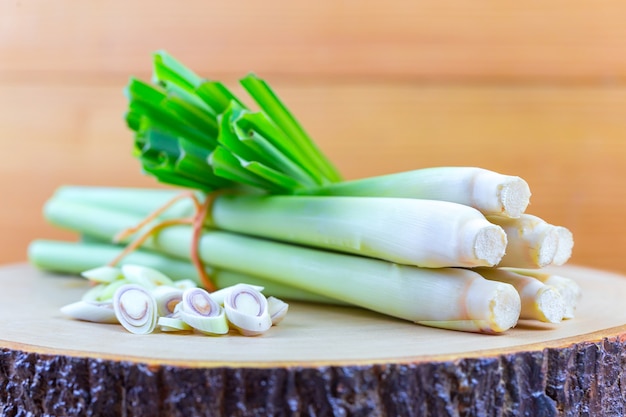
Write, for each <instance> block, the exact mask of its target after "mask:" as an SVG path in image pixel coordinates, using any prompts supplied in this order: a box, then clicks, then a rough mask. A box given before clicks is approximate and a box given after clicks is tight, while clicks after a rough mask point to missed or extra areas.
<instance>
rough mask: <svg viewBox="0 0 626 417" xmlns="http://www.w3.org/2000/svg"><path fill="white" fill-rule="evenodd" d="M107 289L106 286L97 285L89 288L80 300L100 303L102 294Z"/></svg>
mask: <svg viewBox="0 0 626 417" xmlns="http://www.w3.org/2000/svg"><path fill="white" fill-rule="evenodd" d="M106 288H107V284H98V285H94V286H93V287H91V288H89V289H88V290H87V291H86V292H85V293H84V294H83V295H82V297H81V298H80V299H81V300H82V301H87V302H102V294H103V293H104V291H105V289H106Z"/></svg>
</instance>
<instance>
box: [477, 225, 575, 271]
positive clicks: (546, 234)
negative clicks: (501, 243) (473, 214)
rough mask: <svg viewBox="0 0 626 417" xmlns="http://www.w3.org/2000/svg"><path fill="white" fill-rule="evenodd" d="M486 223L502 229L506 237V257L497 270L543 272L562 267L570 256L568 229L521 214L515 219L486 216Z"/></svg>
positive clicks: (570, 243) (571, 242) (571, 241)
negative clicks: (509, 269) (543, 269)
mask: <svg viewBox="0 0 626 417" xmlns="http://www.w3.org/2000/svg"><path fill="white" fill-rule="evenodd" d="M487 219H488V220H489V221H490V222H492V223H494V224H497V225H498V226H500V227H502V228H503V229H504V231H505V232H506V235H507V240H508V246H507V250H506V255H505V256H504V257H503V258H502V260H501V262H500V263H499V264H498V266H501V267H514V268H543V267H545V266H548V265H552V264H554V263H555V261H557V262H559V263H564V262H565V261H567V259H569V257H570V255H571V250H572V247H573V238H572V235H571V233H569V234H568V233H567V232H569V231H568V230H567V229H565V228H562V229H561V228H560V227H557V226H554V225H552V224H550V223H548V222H546V221H545V220H543V219H542V218H540V217H537V216H533V215H531V214H523V215H521V216H520V217H519V218H517V219H509V218H505V217H501V216H488V217H487ZM557 253H558V254H559V255H558V258H557Z"/></svg>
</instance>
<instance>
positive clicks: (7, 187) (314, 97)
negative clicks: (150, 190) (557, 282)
mask: <svg viewBox="0 0 626 417" xmlns="http://www.w3.org/2000/svg"><path fill="white" fill-rule="evenodd" d="M625 19H626V6H624V4H623V3H622V2H618V1H599V2H592V1H582V0H577V1H567V2H566V1H555V2H549V3H546V2H539V1H533V2H530V3H528V2H526V3H524V4H523V5H522V4H512V3H494V2H486V1H482V2H471V3H466V2H459V1H443V2H442V1H425V2H418V3H416V2H411V1H404V0H390V1H388V2H384V3H383V2H372V1H365V2H355V1H340V2H336V1H330V0H323V1H318V2H297V1H296V2H286V1H281V0H270V1H265V2H253V1H242V2H236V3H232V2H224V1H211V2H201V1H190V2H185V4H184V5H181V4H178V3H172V2H164V1H160V0H158V1H156V2H150V3H147V2H143V1H130V2H122V1H107V2H105V1H94V2H89V4H87V3H85V4H75V3H73V2H67V1H66V0H63V1H61V2H60V3H59V2H55V3H54V4H53V3H46V2H44V1H41V0H36V1H27V0H22V1H6V0H4V1H0V146H1V147H0V149H2V150H3V158H2V162H1V163H0V190H1V191H2V199H1V200H0V231H2V233H0V263H6V262H13V261H21V260H24V259H25V258H26V247H27V244H28V242H29V241H30V240H32V239H33V238H36V237H63V238H65V237H69V236H68V235H66V234H64V233H62V232H60V231H57V230H53V229H52V228H51V227H49V226H47V225H46V224H45V223H44V222H43V220H42V219H41V215H40V211H41V206H42V204H43V203H44V201H45V199H46V198H48V197H49V196H50V195H51V193H52V192H53V190H54V189H55V188H56V187H58V186H60V185H62V184H67V183H73V184H86V185H89V184H94V185H105V184H111V185H129V186H155V184H154V182H153V181H152V180H151V179H149V178H146V177H143V176H142V175H141V173H140V172H139V167H138V164H137V163H136V162H135V161H134V160H133V159H132V157H131V156H130V152H131V147H130V146H131V136H130V134H129V132H128V131H127V130H126V129H125V126H124V124H123V121H122V116H123V113H124V106H125V101H124V98H123V96H122V89H123V86H124V85H125V83H126V81H127V79H128V77H129V76H130V75H139V76H142V77H144V78H147V77H148V76H149V71H150V54H151V52H152V51H154V50H156V49H161V48H163V49H167V50H169V51H170V52H172V53H173V54H174V55H176V56H178V57H179V58H180V59H181V60H183V61H184V62H187V63H189V64H190V65H191V66H192V67H193V68H195V69H197V70H198V72H200V73H201V74H202V75H205V76H207V77H217V78H220V79H224V80H225V81H227V82H228V84H229V85H230V86H235V85H236V80H237V78H238V77H241V76H243V75H244V74H246V73H247V72H249V71H255V72H257V73H258V74H259V75H261V76H263V77H265V78H266V79H268V80H269V81H270V82H271V84H272V85H273V86H274V87H275V89H276V90H277V91H278V93H279V94H280V95H281V96H282V97H283V98H284V99H285V101H286V102H287V103H288V104H289V105H290V107H291V108H292V109H293V111H294V112H295V114H296V115H297V116H298V118H299V119H300V120H301V121H302V123H303V124H304V126H305V127H306V128H307V130H308V131H309V132H310V133H311V134H312V136H313V137H314V138H315V140H316V141H317V142H318V143H319V144H320V146H321V147H322V148H323V149H324V150H325V151H326V153H327V154H328V155H329V156H330V157H331V159H332V160H333V161H334V162H335V163H336V165H337V166H338V167H339V168H340V170H341V171H342V172H343V173H344V176H345V177H346V178H357V177H363V176H368V175H375V174H381V173H388V172H395V171H399V170H407V169H413V168H418V167H423V166H434V165H479V166H483V167H486V168H490V169H495V170H499V171H502V172H504V173H511V174H516V175H520V176H522V177H524V178H525V179H527V181H528V182H529V183H530V185H531V189H532V191H533V198H532V205H531V207H530V210H529V211H530V212H532V213H533V214H537V215H540V216H542V217H544V218H546V219H547V220H549V221H551V222H553V223H558V224H563V225H565V226H567V227H569V228H570V229H571V230H572V231H573V232H574V234H575V237H576V246H575V248H574V257H573V258H572V262H574V263H576V264H580V265H588V266H591V267H596V268H600V269H609V270H615V271H620V272H626V264H624V261H623V255H622V254H623V252H624V251H625V250H626V234H624V233H623V229H624V223H623V220H622V216H623V213H624V212H626V192H625V190H626V117H624V114H626V86H625V84H624V83H623V81H624V78H625V75H626V53H624V52H626V26H625V25H623V21H624V20H625Z"/></svg>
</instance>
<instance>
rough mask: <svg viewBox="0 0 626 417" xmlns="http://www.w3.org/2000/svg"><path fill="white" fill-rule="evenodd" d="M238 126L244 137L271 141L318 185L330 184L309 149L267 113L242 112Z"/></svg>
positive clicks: (237, 121) (237, 122)
mask: <svg viewBox="0 0 626 417" xmlns="http://www.w3.org/2000/svg"><path fill="white" fill-rule="evenodd" d="M236 128H237V129H238V131H239V132H240V134H241V136H242V137H248V138H254V137H255V136H257V135H258V136H259V137H262V138H263V139H265V140H266V141H268V142H269V143H271V144H272V145H273V146H274V147H275V148H276V149H277V150H278V151H279V152H280V153H282V154H283V155H285V157H286V158H288V159H290V160H291V161H293V163H294V164H295V165H297V166H299V167H300V168H301V169H302V170H303V171H305V172H306V174H307V177H309V178H311V179H312V180H313V181H314V182H315V183H316V185H317V186H321V185H324V184H328V180H327V179H326V178H325V177H324V175H323V174H322V173H321V172H320V171H319V170H318V169H317V167H316V166H315V165H314V164H313V163H312V161H311V158H310V157H309V154H308V153H307V151H306V150H305V149H304V148H301V147H299V146H298V144H297V143H295V142H294V141H292V140H291V138H290V137H289V136H287V135H286V134H285V132H283V131H282V130H281V129H280V128H278V127H277V126H276V125H275V124H274V123H272V121H271V120H270V119H268V116H267V115H266V114H265V113H260V112H254V113H250V112H246V113H242V114H241V117H240V118H238V119H237V120H236Z"/></svg>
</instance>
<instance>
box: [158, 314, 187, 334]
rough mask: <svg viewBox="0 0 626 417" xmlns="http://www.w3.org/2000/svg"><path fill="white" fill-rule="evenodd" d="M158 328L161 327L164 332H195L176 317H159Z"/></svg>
mask: <svg viewBox="0 0 626 417" xmlns="http://www.w3.org/2000/svg"><path fill="white" fill-rule="evenodd" d="M157 326H159V328H160V329H161V331H163V332H184V331H188V330H193V327H191V326H190V325H188V324H187V323H185V322H184V321H183V320H182V319H180V318H176V317H159V319H158V320H157Z"/></svg>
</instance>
